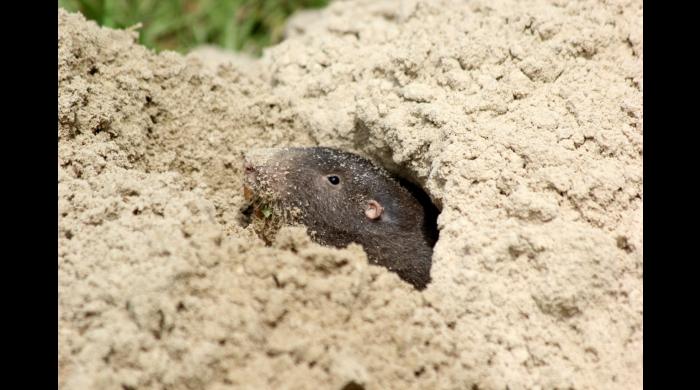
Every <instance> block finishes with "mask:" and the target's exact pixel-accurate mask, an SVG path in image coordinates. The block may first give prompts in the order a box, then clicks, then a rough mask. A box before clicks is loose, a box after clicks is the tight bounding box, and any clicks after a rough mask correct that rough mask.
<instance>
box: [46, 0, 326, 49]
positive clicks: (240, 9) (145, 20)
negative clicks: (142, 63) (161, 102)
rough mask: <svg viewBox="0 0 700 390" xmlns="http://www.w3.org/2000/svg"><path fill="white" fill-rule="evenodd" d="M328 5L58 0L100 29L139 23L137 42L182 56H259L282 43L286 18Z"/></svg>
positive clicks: (259, 0) (273, 0)
mask: <svg viewBox="0 0 700 390" xmlns="http://www.w3.org/2000/svg"><path fill="white" fill-rule="evenodd" d="M327 3H328V0H59V6H61V7H62V8H65V9H67V10H69V11H80V12H81V13H82V14H83V15H85V17H86V18H88V19H91V20H94V21H95V22H97V23H98V24H99V25H101V26H105V27H112V28H127V27H131V26H133V25H135V24H137V23H142V24H143V27H142V28H141V29H140V30H139V31H140V41H141V43H142V44H143V45H145V46H147V47H150V48H153V49H155V50H157V51H160V50H175V51H179V52H186V51H188V50H189V49H191V48H193V47H195V46H199V45H202V44H213V45H217V46H220V47H223V48H225V49H230V50H236V51H243V52H247V53H250V54H254V55H259V54H260V53H261V51H262V48H263V47H265V46H269V45H273V44H275V43H277V42H279V41H280V40H281V39H282V33H283V29H284V23H285V21H286V19H287V17H288V16H289V15H291V14H292V13H293V12H294V11H296V10H298V9H302V8H319V7H323V6H325V5H326V4H327Z"/></svg>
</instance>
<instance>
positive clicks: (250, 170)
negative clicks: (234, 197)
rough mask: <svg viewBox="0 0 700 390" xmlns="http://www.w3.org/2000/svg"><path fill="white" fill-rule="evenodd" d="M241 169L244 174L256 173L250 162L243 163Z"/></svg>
mask: <svg viewBox="0 0 700 390" xmlns="http://www.w3.org/2000/svg"><path fill="white" fill-rule="evenodd" d="M243 169H245V173H246V174H253V173H255V171H256V169H255V166H254V165H253V164H252V163H251V162H250V161H246V162H244V163H243Z"/></svg>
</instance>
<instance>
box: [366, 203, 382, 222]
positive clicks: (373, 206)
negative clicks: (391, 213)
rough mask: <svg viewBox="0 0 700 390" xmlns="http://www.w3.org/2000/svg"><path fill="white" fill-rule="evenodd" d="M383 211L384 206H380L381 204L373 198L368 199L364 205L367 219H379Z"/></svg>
mask: <svg viewBox="0 0 700 390" xmlns="http://www.w3.org/2000/svg"><path fill="white" fill-rule="evenodd" d="M383 212H384V207H382V205H381V204H379V202H377V201H376V200H374V199H371V200H370V201H368V202H367V206H365V215H366V216H367V218H369V219H379V217H381V216H382V213H383Z"/></svg>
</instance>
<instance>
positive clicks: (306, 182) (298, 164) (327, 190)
mask: <svg viewBox="0 0 700 390" xmlns="http://www.w3.org/2000/svg"><path fill="white" fill-rule="evenodd" d="M244 171H245V181H244V183H245V184H244V195H245V197H246V199H248V200H249V201H251V204H252V208H253V211H254V217H253V226H254V229H255V231H256V232H257V233H258V234H259V235H260V236H261V237H262V238H263V239H264V240H265V241H267V242H270V241H271V240H272V238H273V236H274V234H275V233H276V232H277V230H278V229H279V227H280V226H281V225H282V224H302V225H304V226H306V227H307V229H308V232H309V235H310V236H311V237H312V239H313V240H314V241H316V242H318V243H320V244H323V245H330V246H334V247H338V248H343V247H346V246H347V245H348V244H350V243H353V242H354V243H358V244H360V245H362V247H363V248H364V250H365V253H367V257H368V259H369V261H370V262H371V263H372V264H377V265H381V266H384V267H386V268H388V269H389V270H390V271H393V272H396V273H397V274H398V275H399V276H400V277H401V278H402V279H403V280H405V281H406V282H409V283H411V284H412V285H413V286H414V287H415V288H417V289H419V290H420V289H423V288H425V286H426V285H427V284H428V283H429V282H430V266H431V262H432V261H431V257H432V253H433V246H434V244H435V242H436V240H437V226H436V219H437V209H436V208H435V206H434V205H433V204H432V203H431V202H430V200H429V198H428V197H427V195H425V194H424V193H421V192H420V190H418V189H417V188H415V187H412V186H410V185H408V184H407V183H404V184H403V185H402V184H401V183H400V182H398V181H397V180H395V179H394V178H392V177H391V176H390V175H389V174H388V173H387V172H386V171H385V170H384V169H382V168H380V167H378V166H377V165H375V164H373V163H372V162H371V161H370V160H368V159H366V158H363V157H361V156H358V155H356V154H352V153H348V152H344V151H341V150H337V149H332V148H327V147H306V148H283V149H260V150H255V151H251V152H249V153H248V154H247V155H246V157H245V162H244ZM407 188H408V189H407Z"/></svg>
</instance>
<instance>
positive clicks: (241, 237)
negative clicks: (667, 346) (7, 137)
mask: <svg viewBox="0 0 700 390" xmlns="http://www.w3.org/2000/svg"><path fill="white" fill-rule="evenodd" d="M287 35H288V38H287V40H285V41H284V42H282V43H281V44H279V45H277V46H275V47H273V48H270V49H268V50H267V51H266V53H265V55H264V56H263V58H262V59H259V60H252V59H249V58H242V57H236V56H228V55H226V54H224V53H216V52H215V51H213V50H212V49H206V50H199V51H196V52H193V53H191V54H190V55H188V56H181V55H178V54H175V53H168V52H165V53H161V54H155V53H153V52H151V51H149V50H147V49H146V48H144V47H142V46H139V45H138V44H137V43H135V42H136V37H137V32H134V31H114V30H109V29H103V28H100V27H98V26H97V25H95V24H94V23H92V22H87V21H85V19H84V18H83V17H82V16H80V15H77V14H69V13H67V12H65V11H63V10H60V11H59V44H58V55H59V86H58V87H59V102H58V103H59V118H58V122H59V142H58V147H59V183H58V186H59V211H60V215H59V234H60V237H59V283H60V290H59V311H60V318H59V325H60V326H59V369H60V371H59V380H60V385H61V386H62V387H63V388H66V389H83V388H107V389H111V388H114V389H130V388H131V389H135V388H173V389H181V388H191V389H195V388H196V389H200V388H211V389H215V388H228V387H231V386H234V387H236V388H251V389H253V388H255V389H259V388H319V387H320V388H337V389H342V388H347V389H349V388H366V389H384V388H454V389H464V388H479V389H503V388H506V387H508V388H511V389H519V388H545V389H549V388H575V389H599V388H610V389H615V388H620V389H622V388H625V389H627V388H641V387H642V358H643V355H642V334H643V329H642V291H643V288H642V275H643V263H642V253H643V252H642V204H643V202H642V198H643V190H642V137H643V136H642V124H643V117H642V92H643V76H642V60H643V54H642V53H643V46H642V2H641V1H630V2H618V3H616V4H613V5H605V4H600V3H598V2H594V1H583V2H576V3H573V2H566V1H544V0H541V1H527V2H521V1H508V0H499V1H496V2H493V1H470V2H466V3H465V2H460V1H404V2H394V1H376V0H371V1H369V0H366V1H337V2H335V3H333V4H332V5H331V6H329V7H328V8H327V9H325V10H323V11H320V12H318V13H314V14H306V15H302V16H300V17H299V18H298V19H297V20H296V21H292V22H291V23H290V26H289V28H288V29H287ZM317 144H322V145H327V146H338V147H343V148H346V149H349V150H352V151H355V152H358V153H361V154H363V155H365V156H368V157H372V158H374V159H376V160H378V161H381V162H382V163H383V164H384V165H385V166H386V167H387V168H389V169H391V170H393V171H394V172H395V173H398V174H400V175H402V176H404V177H405V178H407V179H409V180H411V181H414V182H416V183H419V184H421V185H423V186H424V188H425V189H426V190H427V192H428V193H429V194H430V196H431V197H432V199H433V200H434V201H435V203H436V204H437V205H439V206H440V208H441V210H442V213H441V215H440V218H439V220H438V223H439V227H440V240H439V242H438V243H437V245H436V248H435V255H434V259H433V261H434V263H433V269H432V275H433V283H432V284H431V285H430V286H429V287H428V289H427V290H425V291H424V292H422V293H420V292H417V291H415V290H413V289H412V288H411V287H410V286H409V285H407V284H405V283H403V282H402V281H401V280H400V279H399V278H398V277H397V276H396V275H395V274H393V273H391V272H389V271H387V270H385V269H383V268H381V267H375V266H369V265H368V264H367V260H366V257H365V255H364V253H363V252H362V249H361V247H359V246H356V245H352V246H350V247H348V248H347V249H342V250H339V249H333V248H324V247H321V246H319V245H316V244H314V243H312V242H310V241H309V239H308V237H307V236H306V234H305V232H304V231H303V229H301V228H288V229H285V230H283V231H282V232H281V233H280V236H279V237H278V240H277V242H276V243H275V244H274V245H273V246H271V247H266V246H265V245H264V244H263V242H262V241H261V240H259V239H258V238H256V237H255V235H254V234H253V233H252V232H251V230H250V229H249V228H245V227H244V224H243V222H242V220H241V213H240V208H241V207H242V206H243V204H244V200H243V196H242V192H241V183H242V182H241V180H242V171H241V168H242V166H241V157H242V152H243V151H245V150H248V149H250V148H253V147H272V146H289V145H317ZM353 386H354V387H353Z"/></svg>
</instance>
